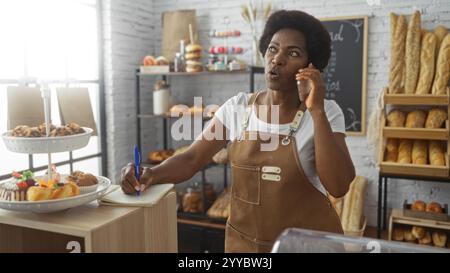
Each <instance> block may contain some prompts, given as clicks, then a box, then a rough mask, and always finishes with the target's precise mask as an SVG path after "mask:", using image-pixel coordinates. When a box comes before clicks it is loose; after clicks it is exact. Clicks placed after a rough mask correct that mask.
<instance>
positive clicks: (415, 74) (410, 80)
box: [405, 11, 420, 94]
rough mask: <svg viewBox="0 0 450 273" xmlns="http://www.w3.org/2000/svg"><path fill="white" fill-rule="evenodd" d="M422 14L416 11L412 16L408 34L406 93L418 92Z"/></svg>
mask: <svg viewBox="0 0 450 273" xmlns="http://www.w3.org/2000/svg"><path fill="white" fill-rule="evenodd" d="M419 58H420V12H419V11H415V12H414V14H413V15H412V16H411V19H410V21H409V24H408V31H407V33H406V48H405V71H406V74H405V77H406V78H405V93H406V94H413V93H414V92H415V91H416V86H417V79H418V78H419V68H420V59H419Z"/></svg>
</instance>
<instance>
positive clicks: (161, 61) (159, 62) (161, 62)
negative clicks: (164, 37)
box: [156, 56, 169, 65]
mask: <svg viewBox="0 0 450 273" xmlns="http://www.w3.org/2000/svg"><path fill="white" fill-rule="evenodd" d="M156 65H169V61H168V60H167V59H166V58H165V57H164V56H159V57H158V58H156Z"/></svg>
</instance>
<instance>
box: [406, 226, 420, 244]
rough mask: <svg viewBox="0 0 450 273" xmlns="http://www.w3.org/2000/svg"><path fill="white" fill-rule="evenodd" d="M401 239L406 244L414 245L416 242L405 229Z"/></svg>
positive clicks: (408, 230) (409, 230)
mask: <svg viewBox="0 0 450 273" xmlns="http://www.w3.org/2000/svg"><path fill="white" fill-rule="evenodd" d="M403 237H404V239H405V241H407V242H408V243H415V242H416V241H417V239H416V237H414V236H413V234H412V232H411V229H405V232H404V233H403Z"/></svg>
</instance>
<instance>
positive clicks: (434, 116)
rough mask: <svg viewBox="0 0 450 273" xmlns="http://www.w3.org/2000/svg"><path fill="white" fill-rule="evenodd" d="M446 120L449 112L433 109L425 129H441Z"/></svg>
mask: <svg viewBox="0 0 450 273" xmlns="http://www.w3.org/2000/svg"><path fill="white" fill-rule="evenodd" d="M446 120H447V112H445V111H444V110H442V109H439V108H436V109H431V110H430V111H429V112H428V117H427V121H426V122H425V128H441V127H442V125H443V124H444V122H445V121H446Z"/></svg>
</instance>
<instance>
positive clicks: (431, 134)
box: [379, 88, 450, 178]
mask: <svg viewBox="0 0 450 273" xmlns="http://www.w3.org/2000/svg"><path fill="white" fill-rule="evenodd" d="M447 89H448V88H447ZM383 92H384V95H383V97H384V111H385V114H384V115H382V117H381V126H380V135H381V138H380V141H381V143H380V145H379V158H380V172H381V173H384V174H399V175H416V176H420V177H431V178H432V177H441V178H447V177H449V170H450V168H449V155H450V139H449V135H450V133H449V132H450V131H449V130H450V128H449V127H450V126H449V120H448V115H449V113H450V104H449V101H450V97H449V91H448V90H447V94H446V95H433V94H428V95H417V94H389V92H388V88H385V89H384V90H383ZM387 105H391V106H395V107H398V106H401V107H402V106H419V107H427V108H432V107H444V109H445V111H446V113H447V120H446V121H445V123H444V127H443V128H407V127H390V126H387V125H386V116H387V114H388V113H387V112H386V110H387V109H386V108H387V107H386V106H387ZM390 138H394V139H411V140H437V141H442V142H445V147H446V152H445V165H444V166H434V165H430V164H421V165H419V164H413V163H406V164H405V163H397V162H387V161H386V160H385V159H386V153H387V149H386V145H384V143H386V141H387V139H390ZM427 154H428V151H427Z"/></svg>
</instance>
